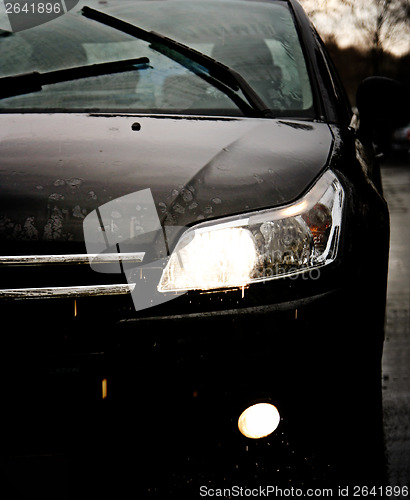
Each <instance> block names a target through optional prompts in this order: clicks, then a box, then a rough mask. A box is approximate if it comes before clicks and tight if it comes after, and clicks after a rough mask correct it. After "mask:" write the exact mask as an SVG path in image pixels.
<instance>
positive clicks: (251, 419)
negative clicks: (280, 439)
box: [238, 403, 280, 439]
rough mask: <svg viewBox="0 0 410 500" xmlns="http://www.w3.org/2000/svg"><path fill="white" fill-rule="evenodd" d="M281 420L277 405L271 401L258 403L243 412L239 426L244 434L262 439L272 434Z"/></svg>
mask: <svg viewBox="0 0 410 500" xmlns="http://www.w3.org/2000/svg"><path fill="white" fill-rule="evenodd" d="M279 421H280V415H279V412H278V410H277V409H276V407H275V406H273V405H272V404H269V403H257V404H255V405H252V406H250V407H249V408H247V409H246V410H245V411H244V412H242V414H241V416H240V417H239V420H238V427H239V430H240V431H241V433H242V434H243V435H244V436H246V437H248V438H252V439H260V438H263V437H266V436H269V434H272V432H273V431H274V430H275V429H276V427H277V426H278V425H279Z"/></svg>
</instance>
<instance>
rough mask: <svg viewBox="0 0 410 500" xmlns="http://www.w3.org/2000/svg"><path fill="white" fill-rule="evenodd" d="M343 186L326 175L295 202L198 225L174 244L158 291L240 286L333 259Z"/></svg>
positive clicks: (309, 267) (306, 269) (299, 270)
mask: <svg viewBox="0 0 410 500" xmlns="http://www.w3.org/2000/svg"><path fill="white" fill-rule="evenodd" d="M343 199H344V193H343V188H342V186H341V184H340V182H339V180H338V179H337V177H336V176H335V174H334V173H333V172H331V171H327V172H326V173H325V174H323V175H322V177H321V178H320V179H319V180H318V181H317V182H316V184H315V185H314V186H313V187H312V188H311V189H310V190H309V191H308V193H307V194H306V195H305V196H304V197H303V198H302V199H300V200H299V201H298V202H297V203H294V204H292V205H288V206H284V207H280V208H276V209H271V210H263V211H259V212H253V213H251V214H246V215H243V216H241V217H232V218H227V219H223V220H220V221H218V222H215V221H213V222H207V223H202V224H198V225H197V226H195V227H193V228H190V229H188V230H187V231H186V232H185V233H184V234H183V235H182V236H181V238H180V240H179V241H178V243H177V245H176V247H175V250H174V251H173V253H172V254H171V257H170V259H169V261H168V263H167V266H166V268H165V269H164V272H163V274H162V277H161V281H160V283H159V286H158V289H159V291H161V292H169V291H187V290H211V289H219V288H232V287H235V288H236V287H244V286H247V285H249V284H251V283H255V282H259V281H266V280H271V279H277V278H281V277H284V276H292V275H295V274H298V273H301V272H304V271H308V270H310V269H314V268H318V267H321V266H324V265H327V264H329V263H331V262H333V261H334V259H335V258H336V253H337V248H338V242H339V235H340V226H341V221H342V209H343Z"/></svg>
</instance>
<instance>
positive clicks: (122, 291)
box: [0, 284, 135, 299]
mask: <svg viewBox="0 0 410 500" xmlns="http://www.w3.org/2000/svg"><path fill="white" fill-rule="evenodd" d="M134 287H135V284H131V285H127V284H118V285H86V286H63V287H49V288H47V287H44V288H9V289H3V290H0V299H53V298H58V299H62V298H79V297H93V296H101V295H127V294H129V293H131V292H132V291H133V289H134Z"/></svg>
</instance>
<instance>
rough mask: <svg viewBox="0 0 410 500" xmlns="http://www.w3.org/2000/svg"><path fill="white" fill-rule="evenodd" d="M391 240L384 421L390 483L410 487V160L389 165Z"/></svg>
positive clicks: (386, 175)
mask: <svg viewBox="0 0 410 500" xmlns="http://www.w3.org/2000/svg"><path fill="white" fill-rule="evenodd" d="M382 176H383V187H384V196H385V198H386V200H387V202H388V204H389V210H390V223H391V236H390V261H389V278H388V289H387V310H386V340H385V345H384V355H383V410H384V413H383V420H384V431H385V444H386V454H387V461H388V474H389V483H390V485H391V486H397V485H400V486H405V485H407V486H409V485H410V216H409V210H410V161H408V162H407V163H406V162H404V161H403V162H399V161H389V162H386V164H385V165H384V167H383V171H382Z"/></svg>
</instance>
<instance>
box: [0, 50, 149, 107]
mask: <svg viewBox="0 0 410 500" xmlns="http://www.w3.org/2000/svg"><path fill="white" fill-rule="evenodd" d="M148 65H149V59H148V57H140V58H138V59H124V60H122V61H114V62H108V63H97V64H89V65H85V66H77V67H75V68H67V69H58V70H55V71H48V72H46V73H39V72H38V71H33V72H32V73H24V74H20V75H14V76H5V77H3V78H0V99H5V98H6V97H14V96H17V95H22V94H30V93H32V92H39V91H40V90H42V88H43V85H51V84H53V83H61V82H68V81H71V80H79V79H81V78H89V77H93V76H102V75H111V74H113V73H123V72H126V71H135V70H139V69H146V68H148V67H149V66H148Z"/></svg>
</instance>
